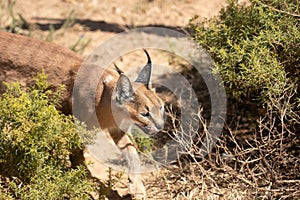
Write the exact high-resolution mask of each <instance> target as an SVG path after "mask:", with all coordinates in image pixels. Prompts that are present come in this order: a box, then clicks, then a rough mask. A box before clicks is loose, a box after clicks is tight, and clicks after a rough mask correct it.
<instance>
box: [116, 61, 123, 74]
mask: <svg viewBox="0 0 300 200" xmlns="http://www.w3.org/2000/svg"><path fill="white" fill-rule="evenodd" d="M114 66H115V68H116V70H117V72H118V74H124V72H123V71H122V70H121V69H120V68H119V67H118V66H117V64H116V63H114Z"/></svg>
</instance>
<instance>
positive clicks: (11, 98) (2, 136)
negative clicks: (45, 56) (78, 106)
mask: <svg viewBox="0 0 300 200" xmlns="http://www.w3.org/2000/svg"><path fill="white" fill-rule="evenodd" d="M46 77H47V76H46V75H45V74H40V75H39V76H38V77H37V78H36V84H35V85H34V86H32V87H30V88H28V89H27V91H26V90H25V89H23V88H22V87H21V86H20V84H19V83H11V84H7V90H6V92H5V93H4V94H2V96H0V152H1V153H0V169H1V172H0V173H1V174H0V181H1V182H0V183H1V187H0V191H1V193H0V197H1V196H2V197H3V196H4V197H5V196H6V197H9V196H11V197H14V198H15V199H90V192H92V191H93V190H94V188H93V183H92V182H91V181H90V180H89V179H88V178H87V174H86V172H85V170H84V168H83V167H78V168H76V169H71V167H70V166H71V164H70V160H69V155H70V153H71V152H72V151H73V150H74V149H77V148H82V147H83V145H82V143H83V141H82V138H81V137H80V134H81V133H86V134H88V132H87V131H86V130H85V127H84V126H79V125H78V124H77V123H74V119H73V118H72V117H71V116H65V115H63V114H61V113H60V112H59V111H58V110H56V109H55V105H56V104H57V103H59V102H60V96H61V95H60V92H61V91H62V90H59V91H58V92H57V93H55V94H53V93H52V92H51V91H49V90H47V89H46V88H47V87H48V84H47V82H46V81H45V80H46ZM2 197H1V198H2Z"/></svg>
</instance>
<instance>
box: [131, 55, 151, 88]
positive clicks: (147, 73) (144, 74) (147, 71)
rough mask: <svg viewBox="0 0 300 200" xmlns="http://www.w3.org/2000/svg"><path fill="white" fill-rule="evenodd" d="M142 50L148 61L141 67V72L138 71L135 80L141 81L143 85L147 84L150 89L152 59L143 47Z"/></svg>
mask: <svg viewBox="0 0 300 200" xmlns="http://www.w3.org/2000/svg"><path fill="white" fill-rule="evenodd" d="M144 52H145V53H146V55H147V58H148V62H147V64H146V65H145V66H144V67H143V69H142V70H141V72H140V73H139V75H138V77H137V79H136V80H135V82H137V83H143V84H144V85H146V86H147V88H148V89H150V80H151V74H152V61H151V58H150V56H149V54H148V52H147V51H146V50H145V49H144Z"/></svg>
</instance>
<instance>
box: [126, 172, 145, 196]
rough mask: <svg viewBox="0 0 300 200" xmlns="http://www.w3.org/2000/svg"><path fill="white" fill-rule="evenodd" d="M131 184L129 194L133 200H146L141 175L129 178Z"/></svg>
mask: <svg viewBox="0 0 300 200" xmlns="http://www.w3.org/2000/svg"><path fill="white" fill-rule="evenodd" d="M128 182H129V186H128V187H129V193H130V194H131V195H132V197H133V199H136V200H146V199H147V195H146V189H145V186H144V184H143V179H142V177H141V176H140V175H130V176H129V178H128Z"/></svg>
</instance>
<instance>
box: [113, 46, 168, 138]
mask: <svg viewBox="0 0 300 200" xmlns="http://www.w3.org/2000/svg"><path fill="white" fill-rule="evenodd" d="M145 53H146V55H147V57H148V63H147V64H146V65H145V66H144V67H143V68H142V70H141V72H140V73H139V75H138V78H137V79H136V81H135V82H131V81H130V80H129V78H128V77H127V76H126V75H125V74H124V73H122V72H121V71H120V70H118V71H119V73H120V77H119V79H118V81H117V85H116V90H115V93H114V99H113V102H112V107H113V110H114V117H115V120H116V122H117V124H118V125H119V126H120V128H121V129H126V128H128V127H129V126H130V125H132V124H134V125H136V126H137V127H139V128H140V129H142V130H143V131H144V132H145V133H146V134H154V133H156V132H158V131H159V130H161V129H162V128H163V127H164V124H165V121H164V113H165V111H164V102H163V101H162V100H161V99H160V98H159V97H158V95H157V93H156V92H155V91H154V90H153V89H152V88H151V86H150V79H151V71H152V63H151V59H150V56H149V54H148V53H147V51H145Z"/></svg>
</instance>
